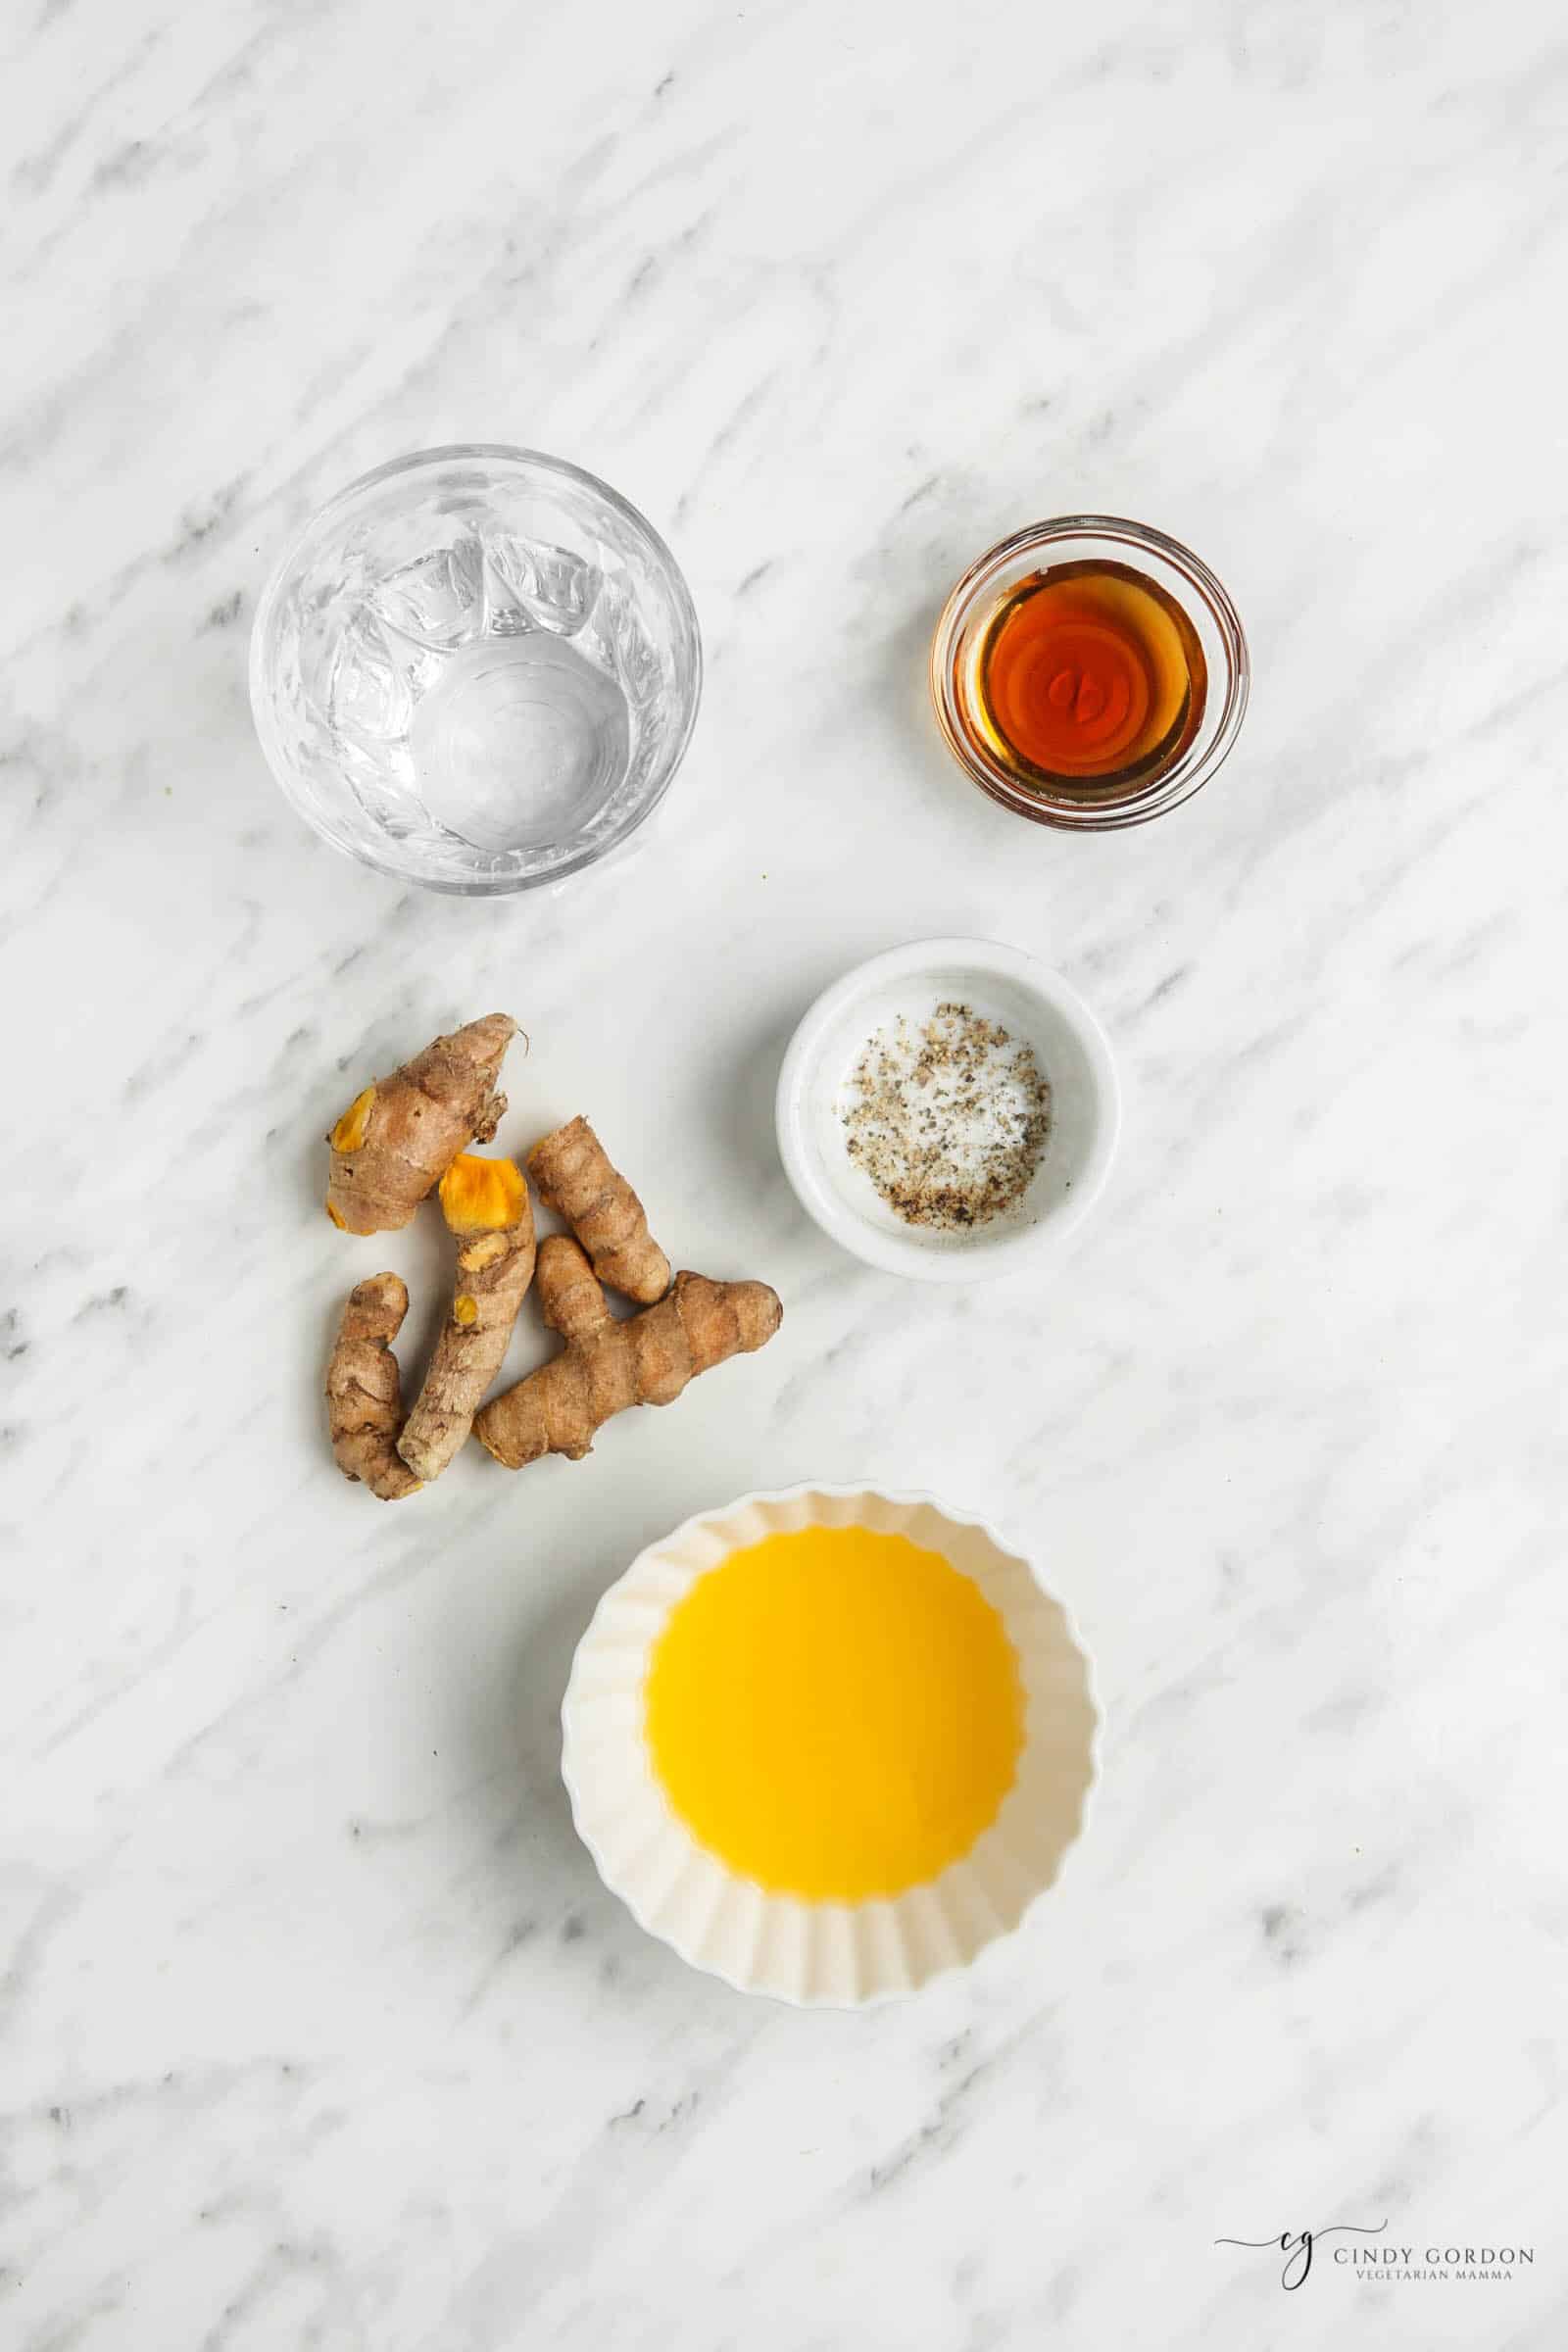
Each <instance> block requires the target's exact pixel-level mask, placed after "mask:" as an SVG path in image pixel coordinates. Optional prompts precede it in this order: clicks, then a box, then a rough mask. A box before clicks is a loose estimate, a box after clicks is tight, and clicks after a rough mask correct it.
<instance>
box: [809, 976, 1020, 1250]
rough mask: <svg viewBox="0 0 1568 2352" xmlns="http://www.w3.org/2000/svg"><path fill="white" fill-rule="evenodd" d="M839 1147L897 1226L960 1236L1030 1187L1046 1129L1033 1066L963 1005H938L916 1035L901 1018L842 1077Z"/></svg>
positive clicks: (1012, 1204)
mask: <svg viewBox="0 0 1568 2352" xmlns="http://www.w3.org/2000/svg"><path fill="white" fill-rule="evenodd" d="M841 1115H842V1117H843V1121H844V1125H845V1128H846V1129H847V1131H848V1141H847V1143H846V1146H845V1149H846V1150H847V1151H848V1152H849V1153H850V1155H851V1157H852V1158H853V1159H855V1160H857V1161H858V1164H859V1165H860V1166H861V1167H862V1168H863V1169H864V1170H865V1173H866V1175H867V1176H868V1177H869V1178H870V1180H871V1182H872V1183H873V1184H874V1185H875V1187H876V1189H877V1191H878V1192H879V1193H880V1194H881V1196H882V1198H883V1200H884V1201H886V1202H887V1203H888V1206H889V1207H890V1208H891V1209H893V1210H894V1211H895V1213H896V1214H897V1215H899V1216H901V1217H902V1218H903V1219H904V1220H905V1222H906V1224H908V1225H924V1226H928V1227H931V1228H933V1229H934V1230H936V1231H939V1232H943V1233H960V1232H963V1231H965V1230H967V1229H968V1228H969V1227H971V1226H975V1225H986V1224H989V1223H990V1222H991V1220H992V1219H993V1218H994V1217H1000V1216H1005V1215H1006V1214H1007V1212H1008V1211H1009V1210H1011V1209H1014V1208H1016V1207H1017V1206H1018V1205H1019V1203H1020V1202H1021V1201H1022V1200H1023V1197H1024V1195H1025V1194H1026V1193H1027V1192H1028V1190H1029V1187H1030V1185H1031V1183H1032V1182H1033V1180H1034V1174H1035V1170H1036V1169H1037V1168H1038V1167H1039V1165H1040V1160H1041V1155H1042V1153H1043V1152H1044V1151H1045V1148H1046V1141H1047V1138H1048V1136H1049V1135H1050V1132H1051V1088H1050V1086H1049V1084H1048V1083H1047V1081H1046V1078H1045V1076H1044V1074H1043V1073H1042V1071H1041V1069H1040V1066H1039V1064H1038V1062H1037V1061H1036V1060H1035V1055H1034V1049H1033V1047H1031V1046H1028V1045H1021V1044H1020V1043H1019V1042H1018V1041H1017V1039H1015V1038H1013V1037H1010V1036H1009V1035H1008V1033H1007V1031H1006V1030H1005V1029H1004V1028H1002V1027H1001V1026H1000V1024H999V1023H997V1022H996V1021H988V1020H986V1019H984V1018H983V1017H982V1015H981V1014H979V1013H977V1012H976V1011H975V1010H974V1008H973V1007H972V1006H971V1005H955V1004H942V1005H937V1006H936V1008H935V1010H934V1011H933V1013H932V1015H931V1017H930V1019H929V1020H928V1021H927V1022H926V1023H925V1025H924V1027H923V1028H921V1029H918V1030H916V1029H914V1028H912V1027H911V1026H910V1024H909V1022H908V1021H907V1020H906V1019H905V1018H904V1016H903V1015H902V1014H900V1016H899V1017H898V1019H897V1020H896V1021H894V1022H893V1023H892V1024H891V1026H890V1027H888V1028H886V1029H879V1030H878V1031H877V1033H876V1035H875V1036H874V1037H873V1038H871V1039H870V1041H869V1042H868V1044H867V1045H866V1047H865V1049H864V1051H863V1052H862V1054H861V1055H860V1057H859V1060H858V1062H857V1063H856V1065H855V1068H854V1069H853V1070H852V1071H851V1073H850V1077H849V1082H848V1086H847V1088H846V1098H845V1102H844V1103H843V1106H842V1112H841Z"/></svg>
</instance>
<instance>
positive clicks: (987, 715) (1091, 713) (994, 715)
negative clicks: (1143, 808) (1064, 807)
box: [969, 560, 1208, 800]
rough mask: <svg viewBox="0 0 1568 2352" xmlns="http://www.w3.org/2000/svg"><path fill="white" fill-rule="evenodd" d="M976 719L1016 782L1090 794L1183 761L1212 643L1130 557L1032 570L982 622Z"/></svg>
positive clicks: (1101, 794) (1111, 791)
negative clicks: (1205, 643) (1203, 640)
mask: <svg viewBox="0 0 1568 2352" xmlns="http://www.w3.org/2000/svg"><path fill="white" fill-rule="evenodd" d="M970 674H971V680H972V697H973V699H972V702H971V707H970V711H969V718H970V722H971V724H972V725H973V726H974V728H975V730H976V732H977V733H978V735H979V736H980V737H981V738H982V740H983V741H984V742H985V744H986V745H987V747H988V748H989V750H990V752H991V753H992V756H993V757H994V758H995V759H996V760H1000V761H1001V762H1002V764H1003V765H1004V766H1005V767H1006V768H1007V769H1008V770H1009V772H1010V773H1011V774H1012V775H1013V776H1015V777H1016V778H1017V780H1018V782H1019V783H1020V784H1022V785H1024V786H1025V787H1029V786H1034V787H1035V788H1037V789H1038V788H1040V787H1042V786H1046V787H1050V788H1051V789H1053V790H1054V791H1056V792H1058V793H1066V794H1069V795H1072V796H1077V797H1082V798H1084V799H1090V800H1100V799H1102V798H1110V797H1113V796H1115V795H1117V794H1119V793H1121V792H1122V791H1124V790H1125V788H1126V787H1127V786H1128V785H1129V784H1132V783H1135V782H1141V781H1143V780H1145V779H1147V778H1150V777H1152V776H1156V775H1158V774H1159V773H1160V772H1161V771H1162V770H1164V769H1165V768H1167V767H1169V766H1171V765H1173V764H1174V762H1175V761H1176V760H1179V759H1180V757H1181V755H1182V753H1183V752H1184V751H1185V750H1186V749H1187V746H1188V745H1189V744H1190V743H1191V742H1192V740H1193V737H1194V736H1195V735H1196V733H1197V732H1198V728H1199V725H1200V723H1201V719H1202V715H1203V703H1204V698H1205V695H1206V693H1207V684H1208V680H1207V671H1206V669H1205V666H1204V662H1203V649H1202V647H1201V645H1200V643H1199V640H1198V634H1197V631H1196V630H1195V629H1194V627H1193V624H1192V622H1191V621H1190V620H1189V618H1188V617H1187V614H1186V613H1184V612H1183V611H1182V609H1181V607H1180V606H1179V605H1178V604H1177V603H1176V602H1175V600H1174V598H1172V597H1170V596H1169V595H1167V594H1166V592H1165V590H1164V589H1163V588H1161V587H1159V586H1158V584H1157V583H1156V582H1155V581H1153V580H1152V579H1150V578H1148V577H1147V575H1146V574H1145V573H1143V572H1141V571H1136V570H1134V568H1133V567H1132V565H1131V564H1116V563H1106V562H1100V561H1094V560H1091V561H1086V562H1081V563H1073V564H1052V565H1051V566H1050V567H1049V569H1047V570H1044V571H1036V572H1032V573H1031V574H1030V575H1029V577H1028V578H1027V579H1022V580H1019V581H1018V582H1017V583H1016V584H1015V585H1014V586H1013V587H1012V588H1010V589H1009V590H1008V591H1007V593H1006V594H1005V596H1004V597H1003V599H1002V601H1001V603H1000V604H999V605H998V607H997V609H996V611H995V613H993V614H992V615H991V617H990V619H989V621H988V622H987V623H986V625H985V629H984V633H983V635H982V638H981V642H980V646H979V650H978V657H977V659H976V661H975V664H974V668H973V670H972V672H971V673H970Z"/></svg>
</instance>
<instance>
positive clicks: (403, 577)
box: [251, 443, 702, 893]
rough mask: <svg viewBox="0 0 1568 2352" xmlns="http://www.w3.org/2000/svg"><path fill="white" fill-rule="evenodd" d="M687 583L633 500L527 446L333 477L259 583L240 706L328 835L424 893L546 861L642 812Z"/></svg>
mask: <svg viewBox="0 0 1568 2352" xmlns="http://www.w3.org/2000/svg"><path fill="white" fill-rule="evenodd" d="M701 690H702V646H701V640H700V638H699V636H698V629H697V615H696V613H695V612H694V611H693V608H692V600H691V595H690V592H689V591H688V589H687V586H686V583H685V581H684V579H683V578H682V577H681V574H680V571H679V568H678V567H677V565H676V563H675V560H674V558H673V556H671V554H670V552H669V550H668V548H667V547H666V546H665V545H664V542H663V541H662V539H661V537H660V536H659V533H658V532H657V531H656V530H655V529H654V528H653V525H652V524H651V523H649V522H648V521H647V520H645V518H644V517H643V516H642V515H639V514H638V512H637V510H636V508H635V507H632V506H629V505H628V504H627V502H626V501H625V500H624V499H623V498H619V497H617V496H616V494H615V492H614V491H613V490H612V489H610V488H609V487H608V485H607V484H606V483H604V482H601V481H599V480H597V479H596V478H595V476H594V475H593V474H591V473H585V472H583V471H582V469H581V468H580V467H579V466H568V465H567V464H565V463H564V461H563V460H562V459H560V458H549V457H543V456H541V455H540V454H539V453H538V452H537V451H533V450H526V449H509V448H505V447H501V446H495V445H489V444H484V443H476V444H474V445H472V446H466V447H460V448H453V449H433V450H425V451H423V452H421V453H420V454H419V455H417V456H416V457H410V458H400V459H398V460H397V461H395V462H394V463H393V464H392V465H389V466H378V467H377V469H376V470H375V472H373V473H368V474H367V475H366V476H365V477H364V479H363V480H362V481H358V482H354V483H351V484H350V486H349V488H348V489H346V490H343V491H340V492H339V494H338V496H337V497H336V498H334V499H332V500H331V501H330V502H329V503H328V505H326V506H325V507H323V508H322V509H321V511H320V513H319V515H317V516H316V517H315V519H314V520H313V521H312V522H310V523H308V524H307V526H306V528H305V530H304V531H303V533H302V534H301V536H300V537H299V538H298V539H297V540H296V541H295V543H294V545H293V546H292V547H291V548H290V549H289V550H288V552H287V553H286V555H285V556H284V557H283V559H282V561H281V562H280V563H279V564H278V565H277V568H276V570H275V571H274V572H273V573H272V576H271V578H270V581H269V582H268V584H267V587H266V589H265V590H264V591H263V594H262V599H261V603H260V605H259V607H258V609H257V613H256V625H255V629H254V630H253V632H252V637H251V707H252V710H253V711H254V713H255V718H256V729H257V733H258V734H259V735H260V737H261V741H262V748H263V750H264V751H265V753H266V755H267V758H268V761H269V763H270V766H271V769H272V772H273V774H274V775H275V776H276V778H277V780H278V783H279V784H280V785H281V786H282V788H283V791H284V793H285V795H286V796H287V798H288V800H289V801H290V802H291V803H292V804H293V806H294V807H295V808H296V809H298V810H299V812H300V814H301V815H302V816H303V817H304V818H305V819H306V820H307V822H308V823H310V824H312V825H314V826H315V828H316V830H317V832H318V833H319V834H321V835H322V836H323V838H324V839H325V840H327V841H330V842H332V843H333V844H334V845H335V846H336V847H337V848H338V849H340V850H346V851H347V852H348V854H349V856H350V857H352V858H360V859H361V860H362V862H363V863H365V864H366V865H373V866H375V867H377V868H378V869H379V870H380V871H381V872H383V873H388V874H396V875H398V876H400V877H401V878H402V879H404V880H406V881H410V882H418V883H421V884H423V885H424V887H425V888H426V889H429V890H446V891H458V892H466V893H488V892H500V891H512V890H527V889H530V888H532V887H533V886H534V885H535V884H536V883H541V882H555V881H559V880H561V879H562V877H563V876H564V875H566V874H571V873H575V872H576V871H577V870H578V869H579V868H580V867H582V866H585V865H590V864H592V863H593V861H594V860H595V859H596V858H603V857H604V856H605V855H606V853H607V852H608V851H610V850H612V849H613V848H614V847H615V846H616V845H617V844H618V843H620V842H622V841H624V840H625V839H626V837H627V836H628V835H629V834H630V833H632V832H634V831H635V829H636V828H637V826H638V825H640V824H641V823H642V822H643V820H644V818H645V817H647V816H648V815H650V814H651V813H652V811H653V810H654V809H656V808H657V807H658V805H659V803H660V801H661V800H662V798H663V796H664V793H665V792H666V791H667V789H668V787H669V783H670V780H671V778H672V777H673V775H674V773H675V770H676V768H677V766H678V765H679V764H680V760H681V757H682V755H683V753H684V752H685V750H686V746H687V744H688V742H689V741H690V739H691V732H692V727H693V724H694V723H695V720H696V717H697V705H698V701H699V697H700V694H701Z"/></svg>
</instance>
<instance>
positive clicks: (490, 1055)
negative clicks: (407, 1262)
mask: <svg viewBox="0 0 1568 2352" xmlns="http://www.w3.org/2000/svg"><path fill="white" fill-rule="evenodd" d="M516 1031H517V1024H516V1022H515V1020H513V1019H511V1018H510V1016H509V1015H508V1014H506V1013H504V1012H490V1013H486V1014H485V1016H484V1018H483V1019H482V1020H477V1021H469V1022H468V1023H467V1025H466V1027H465V1028H462V1029H457V1030H454V1031H453V1033H452V1035H451V1036H450V1037H438V1038H437V1039H436V1040H435V1042H434V1043H433V1044H432V1045H428V1046H426V1047H425V1049H424V1052H423V1053H422V1054H416V1055H415V1057H414V1059H413V1060H412V1061H406V1062H405V1063H404V1064H403V1067H402V1068H401V1069H400V1070H395V1071H394V1072H393V1074H392V1076H391V1077H390V1078H380V1079H377V1080H376V1081H375V1082H374V1083H373V1084H372V1085H370V1086H368V1087H366V1088H365V1090H364V1092H363V1093H362V1094H358V1095H356V1096H355V1098H354V1101H353V1102H352V1103H350V1104H349V1106H348V1108H347V1110H346V1111H344V1113H343V1115H342V1117H341V1118H340V1119H339V1120H338V1122H337V1124H336V1126H335V1127H334V1128H333V1129H332V1131H331V1133H330V1134H329V1135H328V1137H327V1139H326V1140H327V1142H328V1144H329V1145H330V1146H331V1149H332V1164H331V1170H330V1173H329V1175H328V1177H327V1186H326V1213H327V1215H328V1216H329V1217H330V1218H331V1220H332V1222H333V1224H334V1225H337V1226H340V1227H341V1228H342V1230H343V1231H344V1232H345V1233H396V1232H398V1231H399V1230H400V1229H401V1227H403V1226H405V1225H407V1224H408V1222H409V1220H410V1219H411V1218H412V1216H413V1215H414V1212H415V1210H416V1209H417V1207H418V1205H419V1202H420V1201H422V1200H423V1199H424V1197H425V1195H426V1193H428V1192H429V1191H430V1190H431V1188H432V1186H434V1185H436V1184H438V1183H439V1182H440V1180H441V1178H442V1177H443V1176H444V1175H445V1174H446V1172H447V1170H448V1168H449V1167H450V1166H451V1165H452V1162H453V1161H454V1160H455V1159H456V1157H457V1155H458V1153H459V1152H462V1151H464V1150H465V1149H466V1147H467V1146H468V1145H469V1144H470V1143H475V1142H477V1143H482V1144H487V1143H488V1142H489V1141H490V1138H491V1137H492V1136H493V1135H494V1134H495V1131H496V1127H497V1124H498V1122H499V1121H500V1118H501V1114H502V1112H503V1111H504V1110H505V1109H506V1107H507V1098H506V1096H505V1095H502V1094H498V1093H497V1092H496V1079H497V1076H498V1075H499V1073H500V1069H501V1062H502V1057H503V1055H504V1054H505V1053H506V1051H507V1048H508V1046H509V1045H511V1043H512V1040H513V1038H514V1037H515V1035H516Z"/></svg>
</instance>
